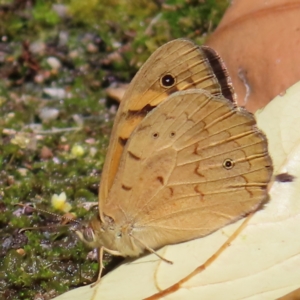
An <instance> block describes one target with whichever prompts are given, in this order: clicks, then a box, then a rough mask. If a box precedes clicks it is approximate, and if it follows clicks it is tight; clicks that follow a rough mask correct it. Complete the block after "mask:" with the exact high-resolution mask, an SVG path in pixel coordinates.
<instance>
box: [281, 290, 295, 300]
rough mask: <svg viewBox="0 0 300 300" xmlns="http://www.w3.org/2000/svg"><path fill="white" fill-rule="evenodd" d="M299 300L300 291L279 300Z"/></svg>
mask: <svg viewBox="0 0 300 300" xmlns="http://www.w3.org/2000/svg"><path fill="white" fill-rule="evenodd" d="M298 299H300V289H297V290H295V291H293V292H291V293H289V294H287V295H285V296H283V297H280V298H278V299H277V300H298Z"/></svg>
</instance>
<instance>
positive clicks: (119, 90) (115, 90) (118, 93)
mask: <svg viewBox="0 0 300 300" xmlns="http://www.w3.org/2000/svg"><path fill="white" fill-rule="evenodd" d="M128 86H129V84H121V83H120V84H118V86H115V87H108V88H107V89H106V90H105V91H106V93H107V96H108V97H110V98H111V99H113V100H115V101H117V102H119V103H120V102H121V100H122V98H123V95H124V94H125V91H126V89H127V88H128Z"/></svg>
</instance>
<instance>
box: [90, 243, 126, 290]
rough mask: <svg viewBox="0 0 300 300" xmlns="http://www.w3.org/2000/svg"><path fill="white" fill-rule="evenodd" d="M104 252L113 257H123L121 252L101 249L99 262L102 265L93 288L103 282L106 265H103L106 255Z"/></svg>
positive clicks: (99, 250)
mask: <svg viewBox="0 0 300 300" xmlns="http://www.w3.org/2000/svg"><path fill="white" fill-rule="evenodd" d="M104 251H106V252H107V253H110V254H111V255H114V256H122V255H121V253H120V252H119V251H114V250H110V249H107V248H105V247H101V248H100V249H98V261H99V264H100V265H99V273H98V278H97V280H96V281H95V282H94V283H93V284H92V285H91V287H94V286H95V285H96V284H98V283H99V282H100V280H101V275H102V271H103V269H104V268H105V267H104V265H103V254H104Z"/></svg>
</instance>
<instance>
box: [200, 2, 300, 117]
mask: <svg viewBox="0 0 300 300" xmlns="http://www.w3.org/2000/svg"><path fill="white" fill-rule="evenodd" d="M206 44H207V45H209V46H211V47H212V48H214V49H215V50H216V51H217V52H218V53H219V55H220V56H221V57H222V58H223V60H224V61H225V64H226V66H227V68H228V71H229V74H230V76H231V78H232V82H233V86H234V88H235V91H236V93H237V100H238V104H239V105H241V106H245V107H246V108H247V109H248V110H250V111H252V112H254V111H256V110H257V109H259V108H261V107H263V106H265V105H266V104H267V103H268V102H269V101H271V100H272V99H273V98H274V97H275V96H277V95H278V94H281V93H284V92H285V90H286V89H287V88H288V87H290V86H291V85H293V84H294V83H295V82H297V81H299V80H300V67H299V65H300V56H299V51H300V1H287V0H269V1H261V0H253V1H247V0H236V1H232V5H231V6H230V7H229V9H228V10H227V11H226V13H225V15H224V17H223V19H222V21H221V22H220V24H219V26H218V28H217V29H216V30H215V32H214V33H213V34H212V35H211V36H210V38H209V39H208V40H207V43H206Z"/></svg>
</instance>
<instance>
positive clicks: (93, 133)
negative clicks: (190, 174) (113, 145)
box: [0, 0, 228, 299]
mask: <svg viewBox="0 0 300 300" xmlns="http://www.w3.org/2000/svg"><path fill="white" fill-rule="evenodd" d="M227 5H228V1H227V0H222V1H221V0H220V1H210V0H209V1H193V0H190V1H188V0H186V1H184V0H177V1H176V0H173V1H171V0H170V1H149V0H136V1H127V0H90V1H80V0H69V1H67V0H61V1H43V0H27V1H21V0H14V1H9V0H7V1H6V0H2V1H0V15H1V17H0V79H1V80H0V230H1V232H0V299H51V298H53V297H54V296H56V295H58V294H60V293H63V292H65V291H67V290H68V289H70V288H74V287H77V286H80V285H84V284H89V283H91V282H93V281H94V280H95V279H96V276H97V270H98V264H97V262H96V261H95V260H93V259H89V258H88V256H87V255H88V253H89V251H90V250H89V249H87V248H86V247H85V246H84V245H83V244H82V243H81V242H80V241H78V239H77V237H76V236H75V234H74V233H73V232H71V231H70V230H69V229H68V228H64V227H55V228H51V227H49V226H50V225H57V224H59V221H58V220H57V219H56V218H55V217H53V216H51V215H47V214H43V213H37V212H32V211H30V210H29V209H23V208H21V207H18V206H15V205H16V204H17V203H23V204H33V205H34V206H36V207H38V208H41V209H44V210H47V211H52V212H54V208H53V207H52V206H51V203H50V199H51V197H52V196H53V194H60V193H61V192H65V193H66V195H67V201H68V202H69V203H70V204H71V206H72V212H74V213H75V214H76V216H77V219H78V220H86V219H87V218H89V215H91V214H92V213H91V212H87V210H85V209H84V208H83V207H82V204H83V203H84V202H89V201H97V190H98V185H99V179H100V175H101V170H102V166H103V162H104V158H105V153H106V147H107V145H108V140H109V136H110V130H111V126H112V122H113V118H114V115H115V108H116V106H117V104H112V103H111V102H110V101H108V100H107V99H106V94H105V88H106V87H107V86H109V85H111V84H113V83H114V82H128V81H130V79H131V78H132V76H133V75H134V74H135V72H136V71H137V69H138V68H139V67H140V66H141V64H142V63H143V62H144V61H145V59H146V58H147V57H148V56H149V54H150V53H151V52H153V51H154V50H155V49H156V48H157V47H158V46H160V45H162V44H163V43H165V42H167V41H169V40H171V39H174V38H178V37H188V38H190V39H193V40H194V41H195V42H197V43H199V44H201V43H202V42H203V41H204V40H205V37H206V36H207V34H209V33H210V32H211V31H212V30H213V29H214V28H215V27H216V25H217V23H218V22H219V20H220V18H221V16H222V14H223V12H224V10H225V9H226V7H227ZM117 50H118V51H117ZM112 53H113V55H112ZM49 58H50V60H49ZM51 58H56V61H54V63H53V62H52V63H51ZM57 62H58V63H59V66H56V65H55V63H57ZM49 88H50V89H52V92H53V91H56V92H60V93H61V92H62V93H63V95H56V96H53V95H52V94H51V93H50V94H49V90H47V89H49ZM45 114H46V117H45ZM53 114H54V117H52V118H51V115H52V116H53ZM49 116H50V117H49ZM74 146H79V147H80V149H81V151H79V152H76V151H72V149H73V150H74ZM61 214H62V213H61ZM42 226H47V229H40V230H28V231H25V232H19V230H20V229H22V228H25V227H42Z"/></svg>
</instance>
